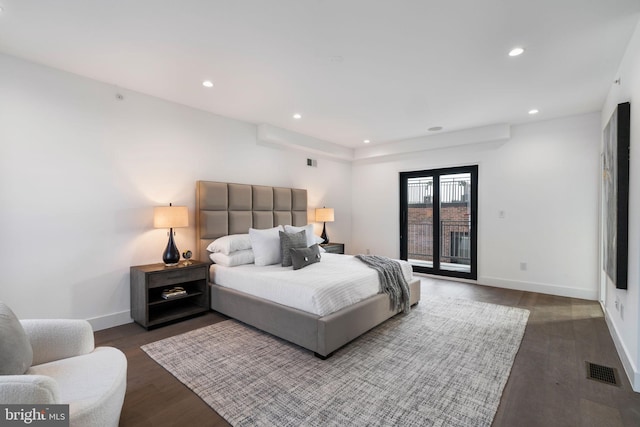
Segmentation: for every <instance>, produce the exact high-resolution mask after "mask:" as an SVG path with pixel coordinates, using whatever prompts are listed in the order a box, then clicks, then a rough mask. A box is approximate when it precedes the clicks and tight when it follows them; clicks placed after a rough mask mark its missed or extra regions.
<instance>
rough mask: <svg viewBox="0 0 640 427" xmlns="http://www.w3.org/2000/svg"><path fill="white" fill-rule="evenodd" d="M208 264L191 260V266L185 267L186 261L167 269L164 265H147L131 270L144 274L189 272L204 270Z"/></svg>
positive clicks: (134, 267)
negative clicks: (192, 269) (193, 269)
mask: <svg viewBox="0 0 640 427" xmlns="http://www.w3.org/2000/svg"><path fill="white" fill-rule="evenodd" d="M206 266H207V264H206V263H204V262H202V261H196V260H191V265H184V261H180V264H178V265H174V266H172V267H167V266H166V265H164V264H163V263H161V262H160V263H157V264H146V265H134V266H132V267H131V268H132V269H136V270H139V271H142V272H144V273H155V272H159V271H176V270H188V269H190V268H202V267H206Z"/></svg>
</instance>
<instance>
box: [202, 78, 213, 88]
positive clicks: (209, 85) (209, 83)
mask: <svg viewBox="0 0 640 427" xmlns="http://www.w3.org/2000/svg"><path fill="white" fill-rule="evenodd" d="M202 86H204V87H213V82H212V81H211V80H205V81H203V82H202Z"/></svg>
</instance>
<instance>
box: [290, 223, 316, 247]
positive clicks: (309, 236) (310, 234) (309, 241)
mask: <svg viewBox="0 0 640 427" xmlns="http://www.w3.org/2000/svg"><path fill="white" fill-rule="evenodd" d="M302 230H304V232H305V233H307V247H311V246H312V245H314V244H316V243H323V242H324V239H322V238H320V237H317V239H320V241H319V242H318V241H317V240H316V236H315V235H314V234H313V224H307V225H305V226H303V227H296V226H294V225H285V226H284V231H286V232H287V233H299V232H301V231H302Z"/></svg>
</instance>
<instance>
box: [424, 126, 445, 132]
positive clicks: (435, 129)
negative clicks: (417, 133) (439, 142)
mask: <svg viewBox="0 0 640 427" xmlns="http://www.w3.org/2000/svg"><path fill="white" fill-rule="evenodd" d="M427 130H428V131H429V132H437V131H439V130H442V126H434V127H432V128H429V129H427Z"/></svg>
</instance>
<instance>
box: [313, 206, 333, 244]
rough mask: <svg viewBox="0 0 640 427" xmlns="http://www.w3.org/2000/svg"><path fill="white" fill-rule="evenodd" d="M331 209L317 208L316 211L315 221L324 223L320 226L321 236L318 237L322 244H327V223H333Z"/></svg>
mask: <svg viewBox="0 0 640 427" xmlns="http://www.w3.org/2000/svg"><path fill="white" fill-rule="evenodd" d="M333 217H334V215H333V208H325V207H323V208H318V209H316V221H317V222H322V223H324V224H323V225H322V234H321V235H320V237H322V238H323V239H324V243H329V236H327V222H333Z"/></svg>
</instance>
